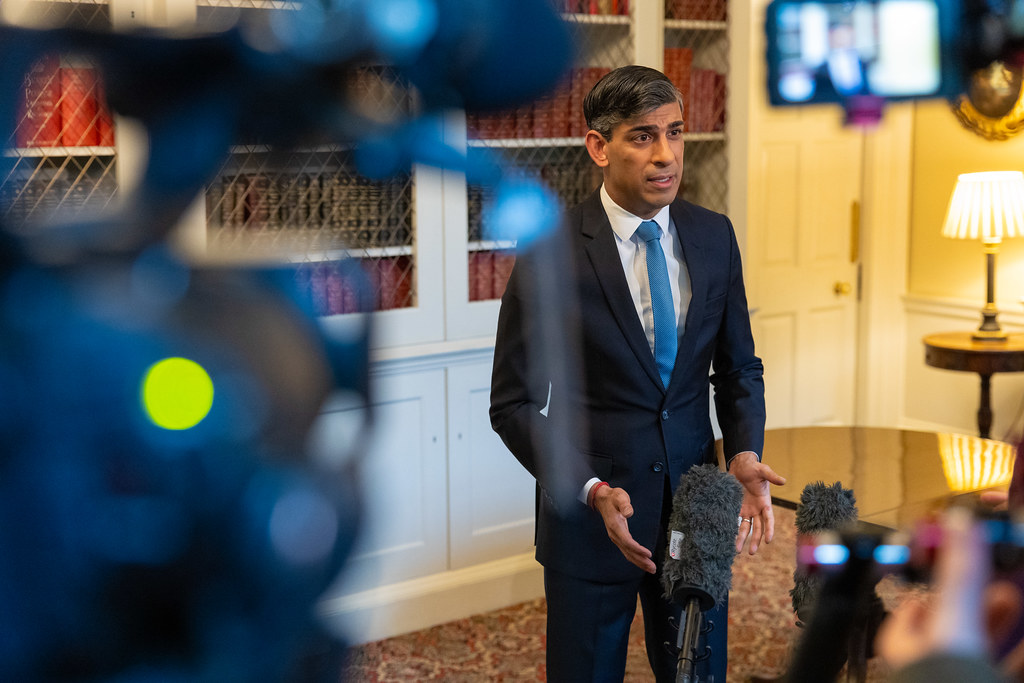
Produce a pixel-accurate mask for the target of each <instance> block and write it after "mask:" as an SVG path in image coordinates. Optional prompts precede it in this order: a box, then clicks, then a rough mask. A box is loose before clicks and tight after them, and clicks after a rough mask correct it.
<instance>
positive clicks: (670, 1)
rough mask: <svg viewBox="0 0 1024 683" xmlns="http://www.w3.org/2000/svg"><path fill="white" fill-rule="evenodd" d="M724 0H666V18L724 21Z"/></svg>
mask: <svg viewBox="0 0 1024 683" xmlns="http://www.w3.org/2000/svg"><path fill="white" fill-rule="evenodd" d="M725 16H726V14H725V0H667V1H666V2H665V18H666V19H694V20H698V21H725Z"/></svg>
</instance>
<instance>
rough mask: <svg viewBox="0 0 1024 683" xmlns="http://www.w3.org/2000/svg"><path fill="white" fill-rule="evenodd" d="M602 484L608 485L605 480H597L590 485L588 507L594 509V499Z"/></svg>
mask: <svg viewBox="0 0 1024 683" xmlns="http://www.w3.org/2000/svg"><path fill="white" fill-rule="evenodd" d="M602 486H610V484H609V483H608V482H606V481H599V482H597V483H596V484H594V485H593V486H591V487H590V509H591V510H593V509H594V500H595V499H596V498H597V490H598V489H599V488H601V487H602Z"/></svg>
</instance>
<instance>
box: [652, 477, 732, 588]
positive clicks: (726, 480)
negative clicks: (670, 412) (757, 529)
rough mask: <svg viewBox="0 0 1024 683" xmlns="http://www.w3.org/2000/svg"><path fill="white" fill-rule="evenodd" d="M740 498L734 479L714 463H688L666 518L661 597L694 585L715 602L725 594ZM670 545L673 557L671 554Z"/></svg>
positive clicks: (728, 582)
mask: <svg viewBox="0 0 1024 683" xmlns="http://www.w3.org/2000/svg"><path fill="white" fill-rule="evenodd" d="M742 502H743V488H742V486H740V483H739V482H738V481H737V480H736V478H735V477H734V476H732V475H731V474H728V473H726V472H722V471H721V470H719V469H718V467H716V466H715V465H698V466H695V467H692V468H690V471H689V472H687V473H686V474H684V475H683V476H682V477H680V478H679V486H678V487H677V488H676V493H675V496H674V497H673V499H672V515H671V517H669V525H668V526H669V532H668V533H669V539H668V542H669V551H668V552H667V553H666V556H665V563H664V566H663V567H662V577H661V583H662V587H663V588H664V589H665V595H666V597H672V595H673V594H674V593H676V591H678V590H679V589H680V588H682V587H695V588H699V589H701V590H703V591H705V592H706V593H708V594H709V595H710V596H711V597H712V599H713V600H714V601H715V602H716V603H718V602H720V601H721V600H724V599H725V597H726V596H727V595H728V594H729V588H730V587H731V586H732V561H733V559H734V558H735V557H736V530H737V526H736V520H737V517H738V516H739V512H740V505H741V504H742ZM673 534H675V536H676V540H675V542H673ZM680 535H681V537H680ZM673 546H674V547H675V549H676V552H675V556H676V558H678V559H675V558H673V557H672V554H671V552H672V548H673Z"/></svg>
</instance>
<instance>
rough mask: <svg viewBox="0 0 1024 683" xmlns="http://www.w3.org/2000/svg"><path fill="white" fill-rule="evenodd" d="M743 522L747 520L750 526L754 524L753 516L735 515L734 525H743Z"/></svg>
mask: <svg viewBox="0 0 1024 683" xmlns="http://www.w3.org/2000/svg"><path fill="white" fill-rule="evenodd" d="M743 522H749V523H750V526H754V518H753V517H737V518H736V526H743Z"/></svg>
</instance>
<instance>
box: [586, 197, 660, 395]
mask: <svg viewBox="0 0 1024 683" xmlns="http://www.w3.org/2000/svg"><path fill="white" fill-rule="evenodd" d="M582 209H583V211H582V212H581V214H580V216H581V226H580V231H581V232H582V234H583V235H584V236H585V237H588V238H590V239H589V241H588V242H587V244H586V247H585V249H586V252H587V256H588V257H589V258H590V263H591V265H592V266H593V268H594V273H595V274H596V275H597V281H598V283H599V284H600V285H601V290H602V291H603V292H604V297H605V301H606V302H607V304H608V308H609V309H611V312H612V315H613V316H614V317H615V321H616V322H617V323H618V325H619V329H620V330H621V331H622V336H623V337H625V339H626V343H627V344H628V345H629V348H630V349H631V350H632V351H633V353H634V354H635V355H636V357H637V360H639V361H640V365H641V366H642V367H643V369H644V371H645V372H646V373H647V375H648V376H649V377H650V378H651V380H652V381H653V382H654V383H655V385H656V386H658V387H661V377H660V376H659V374H658V366H657V364H656V363H655V361H654V354H652V353H651V347H650V345H648V343H647V335H646V334H644V327H643V325H642V324H641V323H640V319H639V318H638V317H637V314H636V308H635V307H634V306H633V299H632V297H631V296H630V294H629V285H628V284H626V275H625V273H623V272H622V261H621V260H620V259H619V250H618V247H617V246H616V243H615V234H614V233H613V232H612V226H611V224H610V223H609V222H608V216H607V215H606V214H605V212H604V207H603V206H602V205H601V195H600V191H598V192H595V193H594V194H592V195H591V196H590V198H589V199H588V200H587V201H586V203H585V204H584V205H583V207H582Z"/></svg>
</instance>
